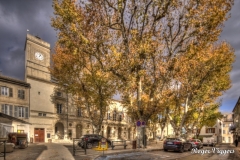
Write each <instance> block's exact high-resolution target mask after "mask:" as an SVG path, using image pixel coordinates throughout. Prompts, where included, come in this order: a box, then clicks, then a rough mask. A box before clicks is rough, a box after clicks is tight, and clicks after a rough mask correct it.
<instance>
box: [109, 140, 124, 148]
mask: <svg viewBox="0 0 240 160" xmlns="http://www.w3.org/2000/svg"><path fill="white" fill-rule="evenodd" d="M116 146H123V147H124V149H126V147H127V144H126V141H112V145H111V147H112V150H113V149H114V147H116Z"/></svg>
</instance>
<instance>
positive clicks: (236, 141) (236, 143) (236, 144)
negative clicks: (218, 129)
mask: <svg viewBox="0 0 240 160" xmlns="http://www.w3.org/2000/svg"><path fill="white" fill-rule="evenodd" d="M234 143H235V146H236V147H237V146H238V140H237V139H235V141H234Z"/></svg>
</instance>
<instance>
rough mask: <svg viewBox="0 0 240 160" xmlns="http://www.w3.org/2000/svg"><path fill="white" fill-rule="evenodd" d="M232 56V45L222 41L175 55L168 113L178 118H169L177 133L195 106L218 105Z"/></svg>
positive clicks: (227, 80)
mask: <svg viewBox="0 0 240 160" xmlns="http://www.w3.org/2000/svg"><path fill="white" fill-rule="evenodd" d="M203 52H204V53H203ZM234 58H235V56H234V51H233V49H232V48H231V47H230V46H229V45H228V44H227V43H225V42H223V43H220V44H217V45H209V46H208V47H207V48H205V49H202V50H199V49H197V48H195V49H191V50H190V52H189V53H188V54H187V56H184V57H179V58H178V60H177V62H176V65H175V70H177V71H176V74H174V75H175V77H174V79H175V82H176V83H177V84H178V86H177V87H175V88H174V89H172V92H173V93H172V98H171V101H172V104H173V105H172V111H173V112H172V113H173V115H170V117H175V119H176V118H177V119H178V121H177V123H176V122H174V121H171V123H172V125H173V127H174V129H175V133H176V134H177V135H179V134H180V131H181V128H182V127H184V126H186V125H187V123H189V122H191V121H192V119H191V118H194V114H195V113H196V112H197V109H198V108H202V107H203V108H204V110H205V107H206V108H207V107H209V105H214V106H219V105H217V104H218V102H217V99H218V98H219V96H221V95H222V94H223V93H224V91H226V90H227V89H229V88H230V87H231V80H230V77H229V72H230V71H231V69H232V63H233V62H234ZM176 83H175V84H176ZM207 111H211V110H207ZM205 116H207V114H206V115H205ZM209 116H213V114H210V115H209ZM173 119H174V118H173ZM192 126H193V124H192Z"/></svg>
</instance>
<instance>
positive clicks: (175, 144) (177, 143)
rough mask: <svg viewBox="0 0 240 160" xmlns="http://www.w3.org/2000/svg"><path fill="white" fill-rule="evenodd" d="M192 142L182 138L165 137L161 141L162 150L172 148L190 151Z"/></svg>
mask: <svg viewBox="0 0 240 160" xmlns="http://www.w3.org/2000/svg"><path fill="white" fill-rule="evenodd" d="M191 147H192V144H191V143H189V142H186V141H185V140H184V139H182V138H167V139H166V140H165V141H164V143H163V149H164V151H168V150H174V151H179V152H181V153H182V152H184V151H190V150H191Z"/></svg>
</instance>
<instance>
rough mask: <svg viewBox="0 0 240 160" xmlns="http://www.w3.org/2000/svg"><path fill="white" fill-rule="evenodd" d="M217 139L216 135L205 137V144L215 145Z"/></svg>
mask: <svg viewBox="0 0 240 160" xmlns="http://www.w3.org/2000/svg"><path fill="white" fill-rule="evenodd" d="M216 143H217V142H216V140H215V138H214V137H203V145H207V146H213V147H214V146H215V145H216Z"/></svg>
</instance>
